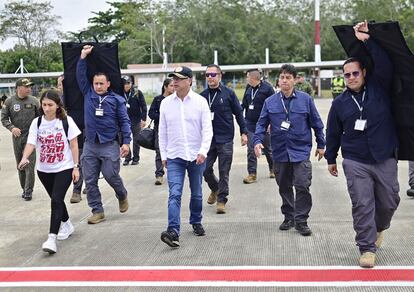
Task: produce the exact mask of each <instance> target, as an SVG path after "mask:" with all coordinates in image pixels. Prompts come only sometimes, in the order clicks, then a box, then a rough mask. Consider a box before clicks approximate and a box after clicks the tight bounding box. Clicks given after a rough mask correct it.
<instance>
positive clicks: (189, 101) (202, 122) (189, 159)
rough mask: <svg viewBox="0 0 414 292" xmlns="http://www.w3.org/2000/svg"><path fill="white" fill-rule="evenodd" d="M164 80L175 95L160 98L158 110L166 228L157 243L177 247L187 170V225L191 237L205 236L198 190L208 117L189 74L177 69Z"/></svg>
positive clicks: (209, 129)
mask: <svg viewBox="0 0 414 292" xmlns="http://www.w3.org/2000/svg"><path fill="white" fill-rule="evenodd" d="M168 77H172V78H173V82H174V89H175V92H174V93H173V94H172V95H170V96H168V97H166V98H164V100H163V101H162V103H161V108H160V123H159V147H160V153H161V159H162V162H163V164H164V166H165V167H166V168H167V177H168V187H169V198H168V228H167V230H166V231H164V232H162V233H161V240H162V241H163V242H165V243H166V244H168V245H169V246H171V247H179V246H180V244H179V236H180V209H181V196H182V191H183V185H184V177H185V171H186V170H187V173H188V178H189V183H190V190H191V200H190V224H191V225H192V226H193V231H194V234H195V235H197V236H202V235H204V234H205V231H204V228H203V226H202V225H201V219H202V215H201V211H202V196H203V193H202V188H201V183H202V179H203V172H204V169H205V159H206V156H207V152H208V150H209V148H210V144H211V139H212V137H213V128H212V124H211V114H210V110H209V107H208V104H207V101H206V99H205V98H204V97H202V96H201V95H198V94H197V93H195V92H193V91H192V90H191V83H192V77H193V72H192V71H191V69H190V68H188V67H184V66H183V67H177V68H176V69H175V70H174V72H173V73H171V74H169V75H168Z"/></svg>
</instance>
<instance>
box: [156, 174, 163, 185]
mask: <svg viewBox="0 0 414 292" xmlns="http://www.w3.org/2000/svg"><path fill="white" fill-rule="evenodd" d="M162 183H163V178H162V176H157V177H156V178H155V185H156V186H160V185H162Z"/></svg>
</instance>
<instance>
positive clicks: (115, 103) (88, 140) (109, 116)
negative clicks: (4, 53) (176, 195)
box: [76, 45, 131, 224]
mask: <svg viewBox="0 0 414 292" xmlns="http://www.w3.org/2000/svg"><path fill="white" fill-rule="evenodd" d="M92 49H93V46H90V45H85V46H84V47H83V49H82V52H81V55H80V59H79V61H78V64H77V67H76V78H77V81H78V85H79V89H80V91H81V92H82V94H83V96H84V97H85V101H84V103H85V104H84V107H85V143H84V145H83V153H82V157H81V161H82V162H81V164H82V166H83V175H84V178H85V183H86V188H87V190H88V193H87V199H88V205H89V207H90V208H91V209H92V216H90V217H89V218H88V223H89V224H96V223H99V222H102V221H104V220H105V214H104V209H103V205H102V198H101V193H100V191H99V187H98V179H99V173H100V172H102V174H103V176H104V178H105V180H106V181H107V182H108V184H109V185H110V186H111V187H112V188H113V189H114V191H115V194H116V197H117V198H118V201H119V211H120V212H121V213H124V212H126V211H127V210H128V207H129V204H128V198H127V195H128V194H127V190H126V189H125V187H124V183H123V182H122V179H121V177H120V176H119V170H120V156H121V157H125V156H126V155H127V154H128V151H129V143H130V142H131V123H130V121H129V118H128V114H127V112H126V106H125V98H124V97H122V96H119V95H117V94H116V93H114V92H113V91H112V90H109V87H110V85H111V82H110V81H109V79H108V76H106V75H105V73H95V75H94V76H93V84H92V86H91V84H90V82H89V80H88V78H87V76H86V71H87V63H86V58H87V56H88V55H89V54H90V53H91V52H92ZM119 132H121V134H122V142H121V143H122V145H121V149H119V147H120V146H119V142H118V133H119Z"/></svg>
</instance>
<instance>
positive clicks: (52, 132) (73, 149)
mask: <svg viewBox="0 0 414 292" xmlns="http://www.w3.org/2000/svg"><path fill="white" fill-rule="evenodd" d="M40 104H41V105H42V107H41V109H40V113H41V116H40V117H38V118H35V119H34V120H33V121H32V124H31V125H30V129H29V136H28V138H27V144H26V147H25V148H24V152H23V158H22V160H21V161H20V163H19V165H18V168H19V169H22V168H24V167H25V166H27V164H29V159H28V157H29V156H30V154H31V153H32V152H33V151H34V150H35V149H36V169H37V175H38V177H39V179H40V181H41V182H42V184H43V186H44V187H45V189H46V191H47V193H48V194H49V197H50V198H51V200H52V202H51V209H52V210H51V217H50V230H49V236H48V239H47V240H46V241H45V242H44V243H43V245H42V249H43V251H45V252H48V253H49V254H53V253H55V252H56V251H57V247H56V239H58V240H64V239H66V238H68V237H69V236H70V235H71V234H72V233H73V231H74V227H73V225H72V223H71V222H70V220H69V215H68V211H67V209H66V205H65V195H66V191H67V190H68V188H69V186H70V184H71V183H72V181H74V182H76V181H77V180H78V179H79V164H78V163H79V152H78V151H79V150H78V139H77V136H78V135H79V134H80V133H81V131H80V130H79V128H78V127H77V126H76V124H75V122H74V121H73V119H72V118H71V117H69V116H67V115H66V111H65V109H64V108H63V105H62V102H61V99H60V96H59V93H58V92H57V91H56V90H53V89H52V90H48V91H46V92H44V93H43V94H42V97H41V98H40ZM39 118H41V122H40V124H39ZM63 121H65V122H66V121H67V125H68V127H67V135H66V133H65V127H64V124H65V123H64V122H63ZM61 222H62V224H61Z"/></svg>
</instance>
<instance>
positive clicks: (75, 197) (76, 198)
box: [70, 192, 82, 204]
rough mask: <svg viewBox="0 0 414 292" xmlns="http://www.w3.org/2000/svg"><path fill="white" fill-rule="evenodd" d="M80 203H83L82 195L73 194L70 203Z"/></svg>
mask: <svg viewBox="0 0 414 292" xmlns="http://www.w3.org/2000/svg"><path fill="white" fill-rule="evenodd" d="M80 201H82V197H81V194H80V193H77V192H73V193H72V197H71V198H70V203H71V204H76V203H79V202H80Z"/></svg>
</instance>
